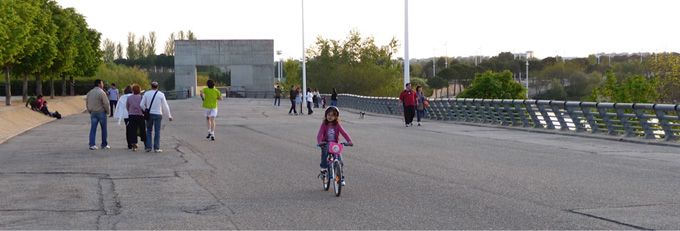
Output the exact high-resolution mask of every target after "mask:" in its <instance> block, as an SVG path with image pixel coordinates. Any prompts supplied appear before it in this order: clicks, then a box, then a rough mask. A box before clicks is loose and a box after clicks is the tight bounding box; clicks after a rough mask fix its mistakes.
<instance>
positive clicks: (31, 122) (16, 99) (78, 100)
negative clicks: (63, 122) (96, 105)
mask: <svg viewBox="0 0 680 231" xmlns="http://www.w3.org/2000/svg"><path fill="white" fill-rule="evenodd" d="M84 97H85V96H65V97H55V98H54V99H49V97H46V98H48V99H46V101H47V107H48V108H49V110H50V112H54V111H59V113H60V114H61V115H62V116H64V117H66V116H69V115H73V114H79V113H82V112H84V111H85V98H84ZM3 98H4V97H3ZM53 120H56V119H55V118H51V117H49V116H46V115H43V114H42V113H39V112H36V111H33V110H31V109H30V108H28V107H26V106H25V103H24V102H21V96H12V105H11V106H6V105H5V103H4V101H3V103H2V105H0V144H2V143H4V142H5V141H7V140H8V139H10V138H12V137H14V136H16V135H19V134H21V133H23V132H25V131H28V130H30V129H32V128H35V127H37V126H40V125H42V124H45V123H47V122H50V121H53Z"/></svg>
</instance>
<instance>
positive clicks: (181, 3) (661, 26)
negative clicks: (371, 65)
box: [57, 0, 680, 58]
mask: <svg viewBox="0 0 680 231" xmlns="http://www.w3.org/2000/svg"><path fill="white" fill-rule="evenodd" d="M57 2H58V3H59V4H60V5H61V6H62V7H65V8H66V7H74V8H75V9H76V10H77V11H78V12H79V13H81V14H83V15H84V16H85V17H86V19H87V22H88V23H89V26H90V27H91V28H95V29H96V30H98V31H99V32H101V33H102V41H103V39H105V38H109V39H111V40H114V41H116V42H121V43H122V44H123V46H125V45H126V44H127V42H126V41H127V34H128V32H133V33H135V34H136V35H137V38H139V37H141V36H142V35H147V36H148V33H149V32H150V31H155V32H156V34H157V37H158V39H157V45H156V52H157V53H162V52H163V47H164V44H165V41H167V39H168V37H169V36H170V33H171V32H177V31H179V30H184V31H185V32H186V31H187V30H192V31H193V32H194V33H195V34H196V36H197V37H198V39H273V40H274V49H275V50H282V51H283V57H285V58H288V57H290V58H300V57H302V41H301V38H302V36H301V34H302V32H301V1H300V0H57ZM304 6H305V12H304V14H305V45H306V46H307V47H310V46H311V45H312V44H313V43H314V41H315V40H316V37H317V36H322V37H324V38H326V39H336V40H344V39H345V38H346V37H347V35H348V34H349V31H350V30H352V29H356V30H358V31H359V32H360V33H361V35H362V37H367V36H373V37H375V39H376V42H377V44H378V45H384V44H387V41H389V40H390V39H391V38H392V37H396V38H397V39H398V40H399V42H400V44H401V45H402V46H401V47H400V48H399V53H398V54H397V56H398V57H403V51H404V48H403V42H404V0H306V1H305V2H304ZM679 10H680V1H673V0H410V1H409V50H410V51H409V56H410V58H426V57H432V56H443V55H447V54H448V56H470V55H478V54H481V55H487V56H490V55H496V54H498V53H499V52H502V51H510V52H513V53H520V52H525V51H528V50H531V51H534V53H535V55H536V56H538V57H539V58H543V57H546V56H554V55H556V54H559V55H562V56H565V57H571V56H586V55H588V54H593V53H599V52H605V53H608V52H640V51H642V52H660V51H676V52H677V51H680V30H678V23H680V13H678V12H679Z"/></svg>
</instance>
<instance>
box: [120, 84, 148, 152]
mask: <svg viewBox="0 0 680 231" xmlns="http://www.w3.org/2000/svg"><path fill="white" fill-rule="evenodd" d="M141 92H142V88H141V87H140V86H139V85H137V84H132V95H130V96H128V97H127V99H126V100H125V101H126V103H125V108H126V109H127V111H128V122H127V125H126V126H125V128H126V132H125V138H126V139H127V142H128V144H130V146H131V149H132V151H133V152H134V151H137V150H138V149H139V146H138V145H137V136H139V138H140V139H139V140H140V141H142V142H143V143H146V120H145V119H144V113H143V110H142V106H140V104H141V102H142V95H141Z"/></svg>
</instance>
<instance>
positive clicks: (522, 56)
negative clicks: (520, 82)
mask: <svg viewBox="0 0 680 231" xmlns="http://www.w3.org/2000/svg"><path fill="white" fill-rule="evenodd" d="M512 54H513V55H514V56H515V59H526V58H527V57H529V59H533V58H534V51H527V52H524V53H512Z"/></svg>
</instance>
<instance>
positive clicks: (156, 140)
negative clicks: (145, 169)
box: [144, 114, 163, 150]
mask: <svg viewBox="0 0 680 231" xmlns="http://www.w3.org/2000/svg"><path fill="white" fill-rule="evenodd" d="M162 120H163V116H162V115H157V114H150V115H149V120H147V121H146V141H145V142H144V148H145V149H151V147H152V146H151V144H152V143H151V129H153V134H154V136H153V149H154V150H158V149H161V144H160V142H161V121H162Z"/></svg>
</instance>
